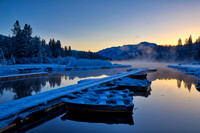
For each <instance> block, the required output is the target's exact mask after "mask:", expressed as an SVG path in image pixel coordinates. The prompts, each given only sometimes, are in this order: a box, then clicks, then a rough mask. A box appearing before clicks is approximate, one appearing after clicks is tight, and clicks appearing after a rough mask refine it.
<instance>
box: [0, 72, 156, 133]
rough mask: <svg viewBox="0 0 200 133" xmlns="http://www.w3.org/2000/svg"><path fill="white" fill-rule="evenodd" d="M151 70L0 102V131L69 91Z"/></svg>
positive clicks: (53, 104)
mask: <svg viewBox="0 0 200 133" xmlns="http://www.w3.org/2000/svg"><path fill="white" fill-rule="evenodd" d="M152 70H153V69H151V68H140V69H135V70H132V71H130V72H125V73H121V74H117V75H114V76H110V77H105V78H101V79H99V80H93V81H89V82H84V83H80V84H75V85H70V86H66V87H62V88H58V89H55V90H51V91H47V92H43V93H39V94H36V95H33V96H29V97H25V98H21V99H18V100H14V101H10V102H7V103H3V104H0V125H3V126H2V127H0V132H1V128H4V127H7V126H8V125H10V124H11V123H12V122H13V121H15V120H16V119H25V118H26V117H28V116H30V115H32V114H34V113H35V112H39V111H42V110H45V109H48V108H50V107H52V106H55V105H57V104H60V103H61V98H63V97H65V96H66V95H67V94H69V93H73V92H76V91H81V90H84V89H88V88H90V87H94V86H97V85H99V84H103V83H107V82H110V81H113V80H117V79H120V78H123V77H126V76H129V75H132V74H135V73H140V72H147V71H152ZM5 112H6V113H5ZM4 123H6V125H4Z"/></svg>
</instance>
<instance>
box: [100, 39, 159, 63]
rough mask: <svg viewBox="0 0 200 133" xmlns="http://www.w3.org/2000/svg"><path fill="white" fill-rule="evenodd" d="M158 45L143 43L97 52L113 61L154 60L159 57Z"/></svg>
mask: <svg viewBox="0 0 200 133" xmlns="http://www.w3.org/2000/svg"><path fill="white" fill-rule="evenodd" d="M158 47H159V46H158V45H157V44H155V43H149V42H141V43H139V44H136V45H134V44H129V45H124V46H118V47H111V48H106V49H103V50H100V51H99V52H97V53H98V54H100V55H101V56H104V57H106V58H109V59H112V60H121V59H130V58H131V59H154V58H155V57H156V55H157V49H158Z"/></svg>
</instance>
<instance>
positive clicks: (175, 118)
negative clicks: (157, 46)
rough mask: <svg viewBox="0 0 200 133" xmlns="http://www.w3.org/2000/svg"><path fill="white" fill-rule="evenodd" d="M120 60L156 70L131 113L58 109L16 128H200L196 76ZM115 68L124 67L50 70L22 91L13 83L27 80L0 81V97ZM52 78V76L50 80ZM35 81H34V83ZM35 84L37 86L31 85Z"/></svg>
mask: <svg viewBox="0 0 200 133" xmlns="http://www.w3.org/2000/svg"><path fill="white" fill-rule="evenodd" d="M120 63H122V64H132V65H133V67H157V68H158V71H157V72H156V73H149V74H148V79H149V80H152V84H151V91H150V92H149V93H140V94H139V95H138V96H135V97H134V104H135V107H134V110H133V115H132V116H131V115H129V116H113V115H109V116H101V115H95V114H77V113H71V114H65V113H63V110H61V111H60V113H55V114H52V115H51V116H50V117H44V118H41V120H40V121H39V122H38V123H39V124H35V125H34V126H31V127H29V128H24V129H19V131H27V132H31V133H36V132H52V133H54V132H84V133H86V132H96V133H101V132H104V133H106V132H109V133H110V132H117V133H118V132H119V133H121V132H127V133H129V132H130V133H133V132H152V133H153V132H200V126H199V124H200V115H199V114H200V106H199V105H200V104H199V101H200V92H199V91H197V90H196V88H195V81H196V80H197V79H196V78H194V77H191V76H186V75H184V74H183V73H182V72H179V71H177V70H173V69H169V68H167V67H166V65H165V64H149V63H146V64H144V63H132V62H120ZM118 71H125V69H110V70H107V69H106V70H98V71H97V70H96V71H95V70H94V71H85V72H71V73H62V74H61V73H60V74H50V75H49V76H46V77H43V78H34V79H30V81H29V85H28V86H26V85H24V87H25V88H26V89H25V90H26V91H24V88H23V86H21V87H19V88H17V87H16V86H17V85H15V84H18V82H22V83H21V84H23V83H24V82H28V80H23V81H13V82H7V83H1V94H2V95H1V99H3V97H5V96H4V95H5V93H4V92H7V93H8V94H6V95H7V96H10V98H9V99H17V98H20V97H23V96H25V95H26V96H27V95H33V94H35V93H39V92H43V91H47V90H50V89H54V88H58V87H61V86H66V85H69V84H74V83H76V82H77V81H78V80H80V79H83V78H91V77H92V78H93V77H96V78H98V77H105V76H108V75H112V74H116V73H117V72H118ZM97 73H98V74H97ZM52 77H54V78H52ZM52 79H54V80H53V81H52ZM69 79H71V80H69ZM37 82H38V85H36V83H37ZM14 86H15V87H14ZM19 86H20V85H19ZM38 87H39V88H40V89H34V88H38ZM20 88H21V90H20ZM22 88H23V89H22ZM18 89H19V90H18ZM22 90H23V91H22ZM22 93H23V94H22ZM11 94H12V95H11ZM1 101H2V100H1Z"/></svg>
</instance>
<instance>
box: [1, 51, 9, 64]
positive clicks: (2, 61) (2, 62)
mask: <svg viewBox="0 0 200 133" xmlns="http://www.w3.org/2000/svg"><path fill="white" fill-rule="evenodd" d="M6 63H7V62H6V59H5V57H4V53H3V50H2V49H1V48H0V64H1V65H6Z"/></svg>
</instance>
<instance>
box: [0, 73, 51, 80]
mask: <svg viewBox="0 0 200 133" xmlns="http://www.w3.org/2000/svg"><path fill="white" fill-rule="evenodd" d="M45 75H48V72H37V73H27V74H15V75H6V76H0V81H6V80H15V79H21V78H30V77H38V76H45Z"/></svg>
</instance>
